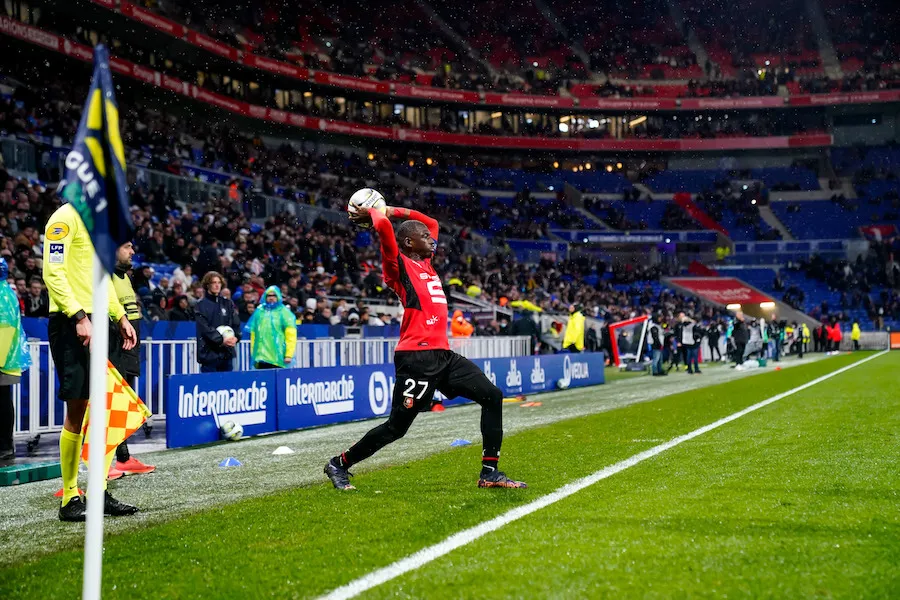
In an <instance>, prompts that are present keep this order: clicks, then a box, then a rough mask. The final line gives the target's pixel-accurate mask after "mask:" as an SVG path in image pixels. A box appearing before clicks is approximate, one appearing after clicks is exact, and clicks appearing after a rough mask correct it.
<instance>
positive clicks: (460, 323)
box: [450, 310, 475, 338]
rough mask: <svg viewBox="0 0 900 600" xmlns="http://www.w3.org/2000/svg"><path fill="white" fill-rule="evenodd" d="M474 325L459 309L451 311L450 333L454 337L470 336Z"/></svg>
mask: <svg viewBox="0 0 900 600" xmlns="http://www.w3.org/2000/svg"><path fill="white" fill-rule="evenodd" d="M474 332H475V327H474V326H473V325H472V324H471V323H470V322H469V321H468V320H467V319H466V317H465V316H464V315H463V312H462V311H461V310H455V311H453V319H452V320H451V321H450V335H451V336H453V337H455V338H457V337H458V338H467V337H472V333H474Z"/></svg>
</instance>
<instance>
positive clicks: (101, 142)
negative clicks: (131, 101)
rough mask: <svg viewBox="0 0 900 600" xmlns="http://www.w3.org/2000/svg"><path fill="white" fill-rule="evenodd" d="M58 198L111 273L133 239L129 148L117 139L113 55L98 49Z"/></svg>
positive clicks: (120, 139)
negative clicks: (78, 219)
mask: <svg viewBox="0 0 900 600" xmlns="http://www.w3.org/2000/svg"><path fill="white" fill-rule="evenodd" d="M57 189H58V190H59V195H60V196H61V197H62V198H63V199H65V200H67V201H68V202H69V203H70V204H72V206H74V207H75V210H77V211H78V215H79V216H80V217H81V221H82V222H83V223H84V226H85V227H87V230H88V231H89V232H90V235H91V241H92V242H93V243H94V249H95V250H96V251H97V256H99V257H100V261H101V262H102V263H103V268H104V269H106V272H107V273H113V272H114V271H115V268H116V249H117V248H118V247H119V246H121V245H122V244H124V243H125V242H128V241H130V240H131V238H132V237H133V236H134V225H133V223H132V220H131V214H130V212H129V210H128V196H127V194H126V192H125V147H124V145H123V144H122V136H121V135H120V134H119V108H118V105H117V104H116V96H115V91H114V89H113V84H112V76H111V75H110V71H109V51H108V50H107V49H106V47H105V46H103V45H99V46H97V47H96V48H94V76H93V78H92V80H91V89H90V91H89V92H88V97H87V102H86V103H85V106H84V111H83V112H82V113H81V123H79V125H78V133H77V134H76V135H75V143H74V144H73V146H72V151H71V152H69V154H68V156H66V172H65V177H64V178H63V180H62V181H60V182H59V187H58V188H57Z"/></svg>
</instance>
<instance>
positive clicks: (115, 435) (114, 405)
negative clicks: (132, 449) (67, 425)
mask: <svg viewBox="0 0 900 600" xmlns="http://www.w3.org/2000/svg"><path fill="white" fill-rule="evenodd" d="M90 414H91V413H90V411H89V410H86V411H84V423H83V424H82V426H81V433H82V434H83V435H84V445H83V446H82V447H81V458H82V459H83V460H84V462H87V460H88V446H89V445H90V444H89V443H88V440H90V439H91V438H90V436H89V435H88V426H89V425H90V423H89V422H88V416H89V415H90ZM149 416H150V409H149V408H147V405H146V404H144V403H143V402H142V401H141V399H140V398H138V395H137V392H135V391H134V388H132V387H131V386H130V385H128V382H127V381H125V380H124V379H123V378H122V375H120V374H119V372H118V371H117V370H116V368H115V367H114V366H113V365H112V363H111V362H109V361H107V362H106V452H104V454H105V455H106V454H109V453H110V452H112V451H114V450H115V449H116V448H117V447H118V445H119V444H121V443H122V442H124V441H125V440H127V439H128V437H129V436H130V435H131V434H132V433H134V432H135V431H137V430H138V428H139V427H140V426H141V425H143V424H144V421H146V420H147V418H148V417H149Z"/></svg>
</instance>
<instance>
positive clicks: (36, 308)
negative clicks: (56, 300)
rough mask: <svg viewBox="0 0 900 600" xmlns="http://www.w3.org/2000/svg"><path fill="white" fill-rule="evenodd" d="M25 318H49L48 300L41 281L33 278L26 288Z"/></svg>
mask: <svg viewBox="0 0 900 600" xmlns="http://www.w3.org/2000/svg"><path fill="white" fill-rule="evenodd" d="M24 303H25V316H26V317H49V316H50V299H49V298H48V297H47V292H46V291H45V290H44V286H43V284H42V283H41V280H40V279H39V278H38V277H37V276H35V277H33V278H32V279H31V284H30V285H29V286H28V295H27V296H25V299H24Z"/></svg>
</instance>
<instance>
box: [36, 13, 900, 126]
mask: <svg viewBox="0 0 900 600" xmlns="http://www.w3.org/2000/svg"><path fill="white" fill-rule="evenodd" d="M47 1H48V0H37V2H38V4H41V3H42V2H47ZM767 2H768V3H770V4H771V5H772V6H768V5H767V6H766V8H765V10H762V11H754V10H753V9H747V10H746V13H747V14H746V15H744V14H743V13H741V19H740V20H736V21H735V19H734V18H733V17H728V18H726V17H725V15H724V14H723V12H724V8H723V7H718V8H717V6H716V5H715V3H711V2H708V1H704V0H684V2H682V3H681V4H682V5H683V7H682V8H683V11H684V15H685V21H684V26H683V28H681V29H679V27H677V26H676V25H675V21H674V20H673V16H672V15H671V14H670V5H672V4H677V3H671V2H665V1H663V0H640V1H636V0H635V1H633V2H631V3H630V4H629V5H627V6H625V7H623V6H622V5H616V7H615V10H614V11H607V10H604V8H603V6H602V5H595V4H591V3H576V2H563V3H554V5H553V6H552V7H548V6H547V5H546V4H545V3H534V2H533V0H527V1H526V2H525V3H524V4H523V3H518V4H516V5H515V6H507V2H504V1H501V0H482V1H480V2H475V3H474V6H473V5H472V3H469V4H465V6H463V5H462V4H459V5H457V4H454V3H452V2H446V1H444V0H436V1H434V2H433V3H432V4H431V5H429V4H428V3H427V2H411V3H408V5H404V6H403V8H402V10H403V13H404V18H403V19H398V18H394V16H395V15H396V14H397V11H398V10H400V9H398V6H397V4H396V3H386V2H385V0H378V1H376V2H373V3H368V4H367V5H366V7H365V8H364V9H363V8H360V7H359V6H357V5H354V4H352V3H340V2H325V3H313V4H310V3H306V2H301V3H299V4H296V5H291V6H290V7H286V6H281V5H279V6H277V7H275V6H274V5H270V4H267V3H257V5H256V6H259V7H260V8H257V9H253V10H251V9H249V8H247V7H246V6H244V7H237V8H234V7H231V6H230V5H229V6H228V7H227V8H228V10H225V9H224V8H223V6H221V5H222V4H223V3H221V2H216V1H212V0H205V1H202V2H190V3H187V2H177V3H169V2H167V3H165V4H159V5H155V6H154V8H153V10H150V9H147V8H143V7H141V6H138V5H136V4H132V3H129V2H125V1H123V2H120V3H118V5H117V6H116V7H115V8H110V6H112V4H111V3H109V2H103V1H100V0H76V1H75V2H72V3H66V4H65V5H60V4H58V3H52V6H51V5H50V4H49V3H48V4H47V6H46V7H44V10H43V11H41V12H40V13H37V14H39V15H40V17H39V18H37V19H33V20H32V24H35V25H38V26H40V27H49V28H50V29H53V30H55V31H58V32H61V33H64V34H67V35H68V34H69V33H71V32H72V30H76V29H77V30H79V31H82V32H90V33H91V35H92V36H93V38H94V39H93V41H97V39H102V38H106V39H112V38H114V37H116V36H122V35H123V33H124V34H126V35H127V45H128V46H129V47H130V49H133V50H134V51H136V52H141V53H144V54H146V53H148V52H151V51H153V52H156V53H157V54H159V53H160V51H162V50H164V51H165V54H166V55H165V56H162V57H161V63H165V62H171V63H173V64H177V65H181V66H184V67H190V68H192V69H193V71H194V72H195V73H196V71H197V69H199V70H201V71H207V70H208V69H213V68H215V69H220V70H226V69H230V70H231V71H233V72H232V73H226V75H227V76H228V78H229V79H235V78H237V79H239V80H243V79H244V78H245V77H246V74H245V73H244V71H246V70H250V71H251V72H256V73H257V74H258V75H259V74H263V75H265V76H269V77H279V78H285V77H286V78H290V79H294V80H298V81H303V82H306V83H308V84H311V85H314V86H328V87H332V88H339V89H341V90H343V91H344V92H345V93H351V94H352V93H356V94H360V93H362V94H369V95H372V94H378V95H384V96H391V97H393V98H396V99H398V100H404V101H418V102H426V101H430V102H437V103H462V104H483V105H490V106H518V107H522V108H538V109H553V108H557V109H566V108H572V107H578V108H586V109H603V108H608V109H612V110H629V109H643V110H654V109H675V110H677V109H683V108H687V109H698V108H699V109H702V108H717V107H718V108H758V107H760V106H768V107H779V106H785V105H796V106H808V105H810V104H812V105H820V104H825V103H827V104H835V103H841V102H856V101H857V100H854V99H852V98H831V99H818V100H814V101H810V100H809V99H808V98H806V97H805V96H804V94H805V93H807V92H843V93H848V92H862V91H867V92H879V91H884V90H889V89H894V88H897V87H900V75H898V70H897V68H896V63H895V61H894V60H893V59H892V57H893V56H894V54H893V51H892V50H888V51H885V49H884V48H881V47H878V48H875V47H871V48H866V47H865V46H863V49H864V50H872V51H873V55H875V56H879V57H881V58H883V60H882V61H881V62H879V63H878V65H877V68H874V67H872V68H867V69H866V70H864V71H860V70H859V69H857V70H852V71H847V73H846V77H845V76H844V74H843V73H840V72H837V71H832V72H829V74H827V77H825V75H826V74H825V73H824V71H823V69H822V66H821V64H822V63H821V59H820V56H819V52H818V50H817V49H815V48H814V47H815V46H816V44H815V43H814V40H813V39H812V38H813V37H814V36H813V35H812V32H811V29H810V26H809V24H808V23H807V22H806V21H807V19H806V17H805V16H804V15H805V10H802V6H801V7H800V9H797V7H796V6H794V4H797V3H798V2H799V4H801V5H802V4H803V2H802V1H801V0H796V1H795V2H793V3H790V2H789V3H778V2H774V0H771V1H770V0H767ZM540 7H543V8H540ZM232 8H234V10H232ZM545 9H546V10H545ZM735 10H738V9H735ZM848 10H849V12H850V13H851V14H853V9H848ZM111 11H112V12H111ZM154 11H156V12H154ZM160 11H162V12H160ZM511 11H513V12H514V14H516V15H517V18H516V19H512V20H510V19H506V18H497V19H492V18H490V15H494V14H504V15H505V14H512V12H511ZM554 11H555V13H554ZM732 12H733V11H731V9H730V8H729V12H728V15H731V13H732ZM860 12H861V14H867V13H866V12H865V11H862V10H861V11H860ZM763 16H766V17H765V18H764V17H763ZM701 17H702V18H701ZM745 17H746V19H745ZM116 19H118V21H117V20H116ZM747 23H749V24H750V26H751V27H753V31H759V32H760V37H759V38H755V37H752V36H751V37H750V38H748V36H747V35H746V33H745V32H744V31H743V29H744V27H746V26H747ZM871 26H872V27H874V28H875V29H876V30H877V31H878V33H877V34H874V38H873V39H875V40H882V39H884V38H886V37H887V36H888V35H889V32H890V31H891V27H892V26H893V24H892V21H891V20H890V19H888V20H886V22H885V25H884V28H881V25H880V24H878V23H875V24H873V25H871ZM693 29H696V31H698V32H699V33H700V34H701V35H700V38H701V39H703V38H704V35H705V33H708V32H715V36H714V37H712V38H708V46H707V47H706V50H703V45H702V44H701V43H700V42H697V41H695V43H693V44H688V42H687V40H686V38H685V36H684V35H683V34H682V33H681V31H692V30H693ZM770 31H774V32H775V35H771V33H770ZM723 36H724V37H723ZM70 37H71V36H70ZM161 38H164V39H166V40H167V41H166V42H165V43H164V44H160V39H161ZM173 38H175V39H177V40H179V41H178V42H174V43H173ZM747 39H754V40H757V41H756V42H754V43H753V44H750V43H749V42H747V41H746V40H747ZM697 52H706V53H707V54H708V56H709V59H708V60H706V61H705V62H704V64H702V65H701V64H698V59H697ZM125 58H131V59H132V60H133V58H134V57H129V56H126V57H125ZM136 62H140V61H136ZM586 65H587V66H586ZM588 66H590V67H591V69H592V70H590V72H588V71H587V68H588ZM870 66H871V65H870ZM154 68H155V69H157V70H160V64H156V65H154ZM860 73H862V76H861V75H860ZM188 81H189V83H194V82H192V81H190V80H188ZM790 96H793V97H794V98H790V99H789V97H790ZM741 97H751V98H752V100H751V101H744V100H741ZM651 98H652V99H651ZM678 98H683V101H682V102H677V101H676V99H678ZM708 98H720V99H722V100H723V101H724V102H723V103H722V104H721V105H718V106H717V105H716V104H710V100H709V99H708ZM862 101H865V102H871V101H879V99H878V98H877V97H873V98H869V99H868V100H862Z"/></svg>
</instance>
